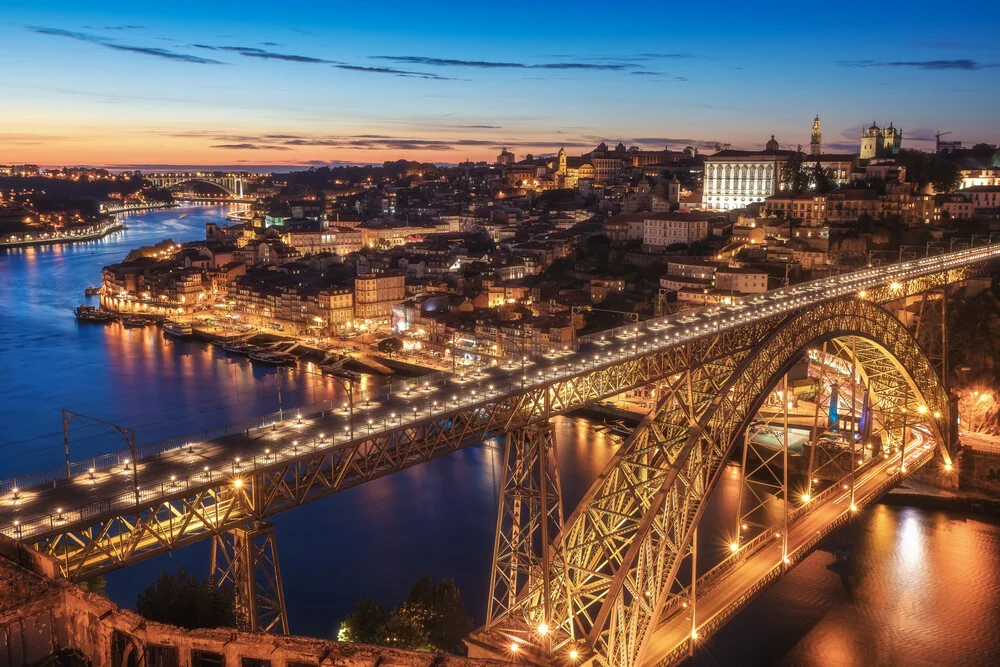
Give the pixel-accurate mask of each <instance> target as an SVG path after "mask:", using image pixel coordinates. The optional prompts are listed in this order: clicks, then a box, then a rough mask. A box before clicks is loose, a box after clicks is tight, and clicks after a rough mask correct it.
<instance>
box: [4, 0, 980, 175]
mask: <svg viewBox="0 0 1000 667" xmlns="http://www.w3.org/2000/svg"><path fill="white" fill-rule="evenodd" d="M998 4H1000V3H994V2H986V1H984V0H974V1H972V2H966V3H964V4H962V5H961V6H960V7H958V11H956V12H955V13H954V14H949V13H947V12H946V11H942V10H946V9H947V7H946V6H943V5H941V4H940V3H934V4H931V3H929V2H923V1H916V2H910V3H908V4H907V5H906V6H905V7H902V6H900V7H898V8H895V9H893V8H892V7H891V6H887V5H871V4H869V3H858V2H843V3H839V4H837V5H830V4H820V3H813V4H809V3H785V2H781V3H777V2H771V3H746V2H729V1H725V2H714V3H711V4H699V5H696V4H693V3H691V4H688V5H684V6H674V5H668V4H663V3H657V4H654V3H593V2H587V1H580V2H577V3H575V4H573V3H537V4H535V5H531V4H500V3H489V4H486V3H476V4H473V3H459V2H437V3H428V2H424V3H421V2H408V3H400V2H379V3H362V2H355V3H351V4H342V3H338V2H313V1H312V0H306V1H303V2H286V3H276V2H253V1H251V0H245V1H243V2H228V1H222V2H219V1H214V0H203V1H202V2H188V1H185V0H180V1H175V2H170V3H150V4H143V3H110V2H80V1H77V2H67V1H63V0H53V1H50V2H45V3H38V2H30V3H29V2H9V1H6V0H0V44H3V45H4V52H5V56H4V58H3V60H0V62H2V63H3V64H2V65H0V75H2V79H0V80H2V81H3V83H2V84H0V86H2V90H3V91H4V95H3V97H4V103H3V111H2V112H0V163H5V162H37V163H40V164H105V165H148V164H176V165H194V164H205V165H223V164H225V165H240V164H243V165H262V164H274V165H288V164H326V163H330V162H336V161H349V162H381V161H383V160H386V159H394V158H399V157H407V158H410V159H419V160H428V161H436V162H458V161H461V160H464V159H470V158H471V159H492V157H493V156H495V154H496V153H497V151H498V149H499V148H500V147H502V146H508V147H510V148H511V149H512V150H514V151H515V153H517V154H518V155H523V154H524V153H528V152H531V153H536V154H539V153H549V152H553V151H554V150H556V149H558V147H559V146H560V145H565V146H566V148H567V150H568V151H569V152H570V153H571V154H572V153H574V152H582V151H584V150H586V149H588V148H589V147H591V146H592V145H594V144H596V143H597V142H598V141H600V140H601V139H606V140H610V141H618V140H619V139H620V140H623V141H624V142H625V143H626V144H629V145H632V144H637V145H641V146H644V147H660V146H663V145H664V144H670V145H672V146H679V147H683V146H684V145H687V144H700V145H703V146H710V145H712V144H714V143H715V142H728V143H732V144H733V145H735V146H742V147H755V146H759V145H762V144H763V143H764V141H766V140H767V139H768V138H769V136H770V135H771V134H772V133H773V134H775V135H777V138H778V139H779V141H781V142H782V144H783V145H786V146H789V147H794V146H795V145H796V144H799V143H803V144H806V143H808V139H809V130H810V126H811V122H812V118H813V116H814V115H815V114H816V113H819V114H820V116H821V117H822V121H823V129H824V141H825V143H826V144H827V145H828V146H829V147H830V148H831V149H840V150H850V149H851V147H852V146H854V145H855V144H857V143H858V139H857V134H858V132H859V131H860V128H861V127H862V126H863V125H867V124H868V123H870V122H871V121H872V120H873V119H875V120H878V121H879V122H880V123H887V122H888V121H890V120H892V121H894V122H895V124H896V125H897V126H899V127H902V128H903V132H904V135H903V136H904V145H907V146H910V147H914V148H929V147H930V146H932V141H931V142H928V141H927V140H928V139H931V140H932V134H933V132H934V131H936V130H951V131H952V132H953V133H954V134H953V135H951V136H949V139H961V140H963V141H964V142H965V143H966V145H971V144H972V143H975V142H978V141H988V142H991V143H996V142H998V141H1000V128H998V126H997V123H996V119H997V118H998V117H1000V114H998V109H1000V38H998V35H1000V8H998ZM765 5H766V6H765Z"/></svg>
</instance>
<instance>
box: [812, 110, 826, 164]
mask: <svg viewBox="0 0 1000 667" xmlns="http://www.w3.org/2000/svg"><path fill="white" fill-rule="evenodd" d="M809 154H810V155H812V156H813V157H819V156H820V155H822V154H823V131H822V130H821V129H820V126H819V114H816V119H815V120H813V131H812V138H811V139H810V140H809Z"/></svg>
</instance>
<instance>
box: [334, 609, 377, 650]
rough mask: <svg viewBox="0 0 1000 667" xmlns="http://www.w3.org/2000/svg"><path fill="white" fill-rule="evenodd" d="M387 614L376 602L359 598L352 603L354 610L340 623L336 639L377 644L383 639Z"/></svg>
mask: <svg viewBox="0 0 1000 667" xmlns="http://www.w3.org/2000/svg"><path fill="white" fill-rule="evenodd" d="M388 620H389V614H387V613H386V611H385V609H383V608H382V605H380V604H379V603H377V602H374V601H372V600H368V599H361V600H358V601H357V602H355V603H354V610H353V611H351V614H350V615H349V616H348V617H347V618H345V619H344V620H343V621H342V622H341V624H340V632H339V633H337V639H338V640H340V641H342V642H358V643H360V644H379V643H382V642H383V641H384V640H385V631H384V628H385V624H386V622H387V621H388Z"/></svg>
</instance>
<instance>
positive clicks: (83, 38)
mask: <svg viewBox="0 0 1000 667" xmlns="http://www.w3.org/2000/svg"><path fill="white" fill-rule="evenodd" d="M28 29H29V30H31V31H32V32H34V33H37V34H39V35H49V36H51V37H64V38H66V39H75V40H77V41H80V42H87V43H89V44H96V45H98V46H103V47H104V48H107V49H113V50H115V51H126V52H129V53H138V54H141V55H145V56H153V57H155V58H164V59H166V60H173V61H176V62H185V63H194V64H197V65H221V64H222V63H221V62H219V61H218V60H213V59H211V58H202V57H201V56H193V55H191V54H188V53H177V52H176V51H168V50H167V49H160V48H156V47H152V46H133V45H131V44H121V43H119V42H114V41H112V40H109V39H106V38H104V37H99V36H97V35H91V34H88V33H85V32H74V31H72V30H62V29H60V28H46V27H43V26H29V27H28Z"/></svg>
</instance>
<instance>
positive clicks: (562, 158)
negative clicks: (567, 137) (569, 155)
mask: <svg viewBox="0 0 1000 667" xmlns="http://www.w3.org/2000/svg"><path fill="white" fill-rule="evenodd" d="M559 173H560V174H562V175H563V176H565V175H566V149H565V148H560V149H559Z"/></svg>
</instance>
